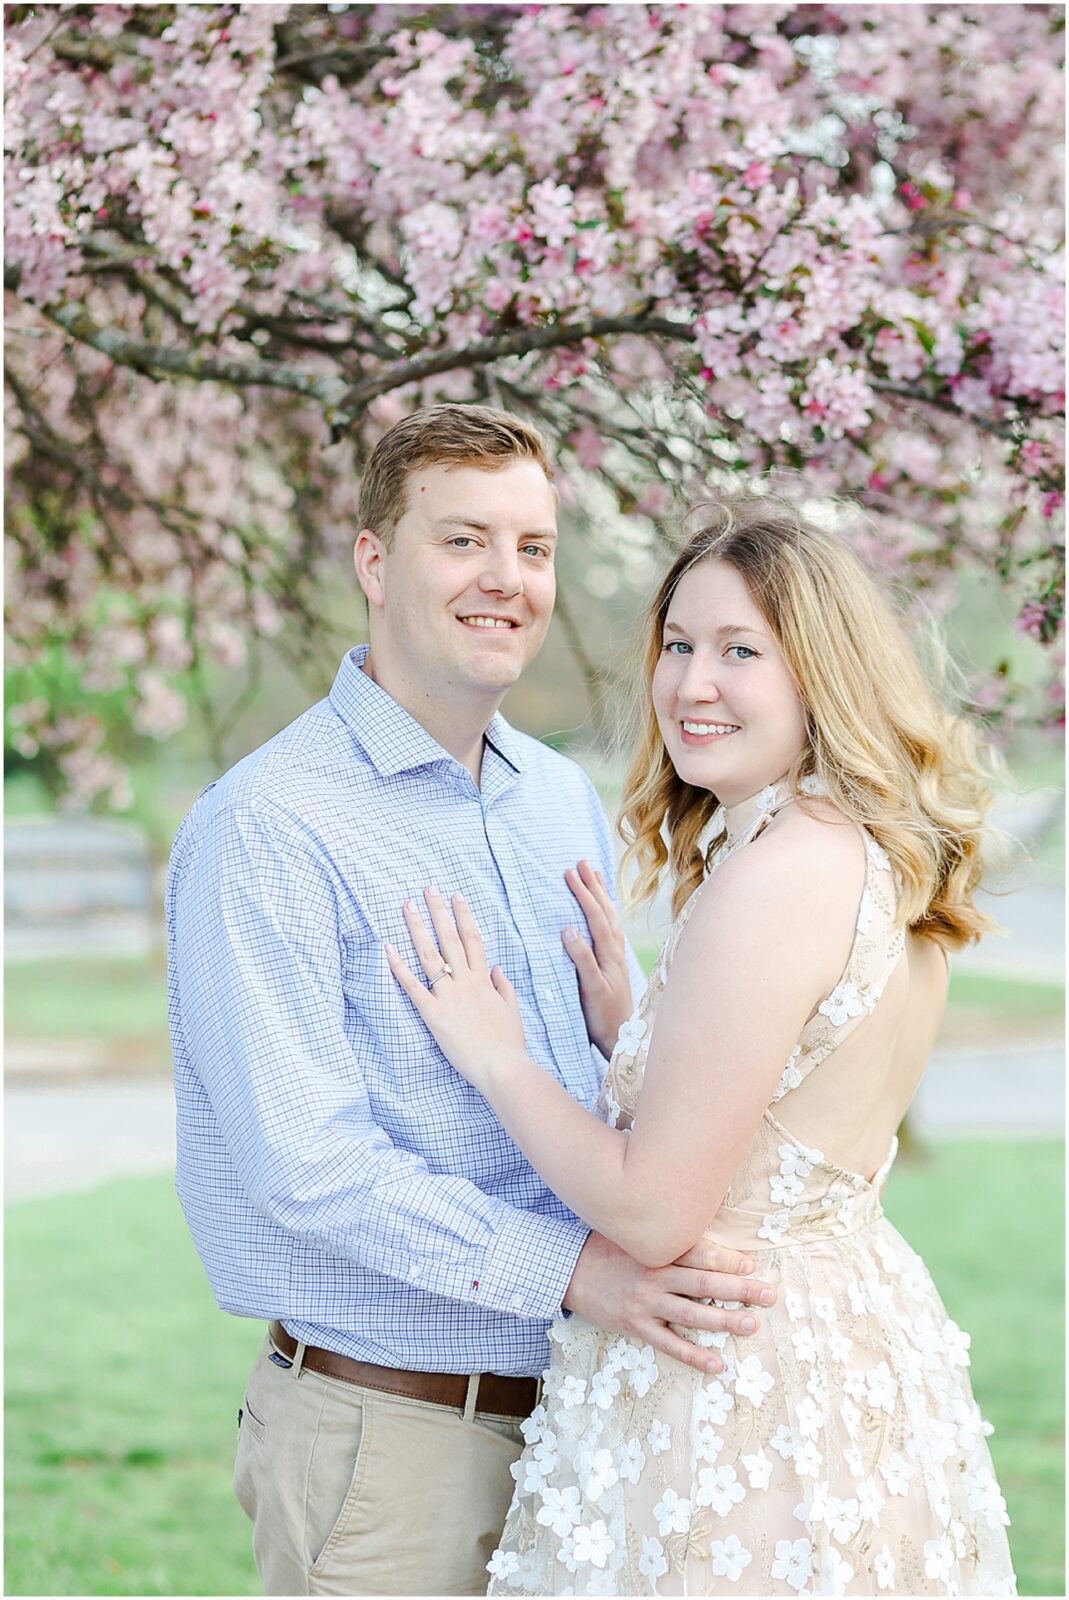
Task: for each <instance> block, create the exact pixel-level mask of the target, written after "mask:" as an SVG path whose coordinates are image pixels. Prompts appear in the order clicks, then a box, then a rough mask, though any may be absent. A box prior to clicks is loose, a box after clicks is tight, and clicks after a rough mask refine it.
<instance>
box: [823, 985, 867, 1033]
mask: <svg viewBox="0 0 1069 1600" xmlns="http://www.w3.org/2000/svg"><path fill="white" fill-rule="evenodd" d="M817 1010H818V1011H819V1012H820V1014H821V1016H822V1017H827V1018H828V1020H829V1022H830V1023H831V1025H832V1027H833V1028H841V1027H842V1026H843V1024H844V1023H845V1022H849V1020H850V1018H851V1017H860V1016H861V1015H862V1013H863V1012H864V1010H865V1002H864V1001H863V1000H862V998H861V996H860V994H859V993H858V988H857V984H856V983H838V984H836V986H835V988H834V989H833V990H832V992H831V994H830V995H829V996H828V998H827V999H826V1000H822V1001H821V1002H820V1005H819V1006H818V1007H817Z"/></svg>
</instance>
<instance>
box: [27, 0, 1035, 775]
mask: <svg viewBox="0 0 1069 1600" xmlns="http://www.w3.org/2000/svg"><path fill="white" fill-rule="evenodd" d="M6 13H7V30H6V40H5V47H6V72H7V121H6V140H7V153H6V163H7V165H6V177H7V183H6V224H7V245H6V251H7V255H6V263H5V284H6V287H7V290H8V300H9V306H8V326H9V339H8V367H7V377H8V385H7V402H8V407H9V410H8V424H9V430H10V432H9V437H10V444H9V450H8V473H9V485H8V487H9V506H10V531H11V538H10V541H9V565H8V596H9V609H10V624H9V628H10V637H11V640H12V643H11V654H10V658H9V659H10V661H11V662H12V664H13V666H14V668H15V671H16V677H17V682H18V685H19V689H20V695H19V703H18V704H17V705H15V706H14V707H13V708H12V710H11V712H10V718H11V720H12V722H13V723H14V724H15V726H16V730H17V731H16V734H15V737H16V740H17V741H18V742H19V745H20V747H21V749H22V750H23V751H24V753H25V754H27V755H32V754H33V753H34V752H35V751H37V750H38V749H40V748H42V747H44V748H46V749H48V750H50V751H51V753H52V755H53V757H54V758H55V759H56V760H58V762H59V765H60V767H61V769H62V771H63V774H64V777H65V781H66V782H67V784H68V785H69V787H70V789H71V791H72V792H73V793H74V794H75V795H76V796H77V797H78V798H80V799H81V800H82V801H88V800H89V799H92V798H93V797H94V796H95V795H98V794H101V795H106V796H110V798H111V800H112V802H113V803H119V802H121V798H122V795H121V788H122V785H121V774H120V772H119V769H118V768H117V767H116V765H115V763H114V761H113V758H112V753H111V752H109V750H108V749H107V747H106V743H105V740H104V732H103V723H102V722H101V720H100V718H99V717H98V716H96V715H94V713H93V710H92V707H93V703H94V697H96V698H97V699H101V698H106V697H107V696H115V695H120V696H124V697H126V702H127V703H128V704H129V705H130V706H131V716H132V722H133V725H134V727H135V728H136V729H137V730H139V731H140V732H143V733H145V734H149V735H152V736H153V737H156V738H166V737H167V736H168V735H169V734H170V733H172V732H173V731H174V730H175V729H176V728H178V727H179V726H180V725H181V724H182V722H183V721H184V719H185V717H186V714H187V707H186V701H185V697H184V694H183V693H181V692H180V689H179V685H180V684H185V683H189V682H192V683H193V684H194V685H195V684H196V683H197V682H199V681H201V673H202V669H203V668H204V666H205V665H206V664H207V663H209V662H213V661H214V662H216V663H221V664H222V666H223V667H224V668H230V669H235V670H236V669H238V668H239V667H241V666H242V665H243V664H244V663H245V661H246V654H247V652H248V651H249V649H250V648H253V649H255V647H256V643H257V641H258V640H260V639H262V638H263V637H264V636H268V635H273V634H276V633H278V631H279V629H280V628H281V626H282V624H283V623H284V622H286V621H289V620H293V621H295V622H296V623H297V624H303V625H304V630H305V632H307V631H308V630H309V629H310V628H311V627H312V625H313V624H314V621H315V618H314V614H313V611H312V607H311V593H312V587H311V586H312V584H313V582H314V581H315V577H316V573H317V570H319V568H320V566H321V563H322V561H323V560H324V559H330V558H332V557H334V556H336V555H337V554H338V553H339V551H340V550H341V549H342V548H344V547H346V546H347V545H348V544H349V543H350V542H351V538H352V535H353V533H354V531H355V529H354V522H353V516H354V507H355V483H354V479H355V476H356V474H358V472H359V469H360V465H361V462H362V460H363V459H364V458H365V456H366V453H367V451H368V449H369V448H370V447H371V445H372V444H373V443H374V441H375V439H376V438H377V437H378V436H379V435H380V434H381V432H382V430H383V429H384V427H386V426H388V425H389V423H390V422H392V421H393V420H395V418H396V417H398V416H399V415H401V414H402V413H403V412H404V410H406V409H407V408H409V407H411V406H413V405H417V404H422V403H426V402H427V401H429V400H433V399H437V398H442V397H449V398H454V399H458V400H464V399H469V398H470V399H479V400H488V401H490V402H492V403H500V404H503V405H506V406H509V407H511V408H513V409H517V410H520V411H522V412H524V413H526V414H528V415H530V416H531V417H532V418H533V419H534V420H536V421H537V422H538V423H539V424H540V425H541V426H542V427H543V428H544V429H545V430H546V431H547V433H548V434H549V436H550V437H551V439H552V441H553V444H554V447H555V449H556V451H557V454H558V458H559V461H560V468H561V481H562V492H563V495H564V498H565V505H566V506H567V507H571V508H572V510H573V514H574V515H575V516H576V517H579V516H580V513H581V510H582V506H583V503H584V499H585V497H586V496H587V495H588V492H589V486H590V485H591V484H594V483H597V482H600V483H601V484H602V485H607V486H608V487H609V489H610V490H611V492H612V494H613V495H614V496H615V499H616V504H617V505H618V507H619V508H620V509H621V510H622V511H624V512H627V513H630V514H631V515H632V517H633V518H634V519H636V520H635V523H634V526H636V527H638V528H639V529H643V530H646V532H645V535H644V536H646V537H649V538H655V537H656V531H655V530H656V525H657V518H658V517H659V516H660V515H661V514H662V513H663V512H665V511H666V510H667V509H669V507H670V506H671V505H672V504H673V502H675V501H678V500H679V499H680V498H681V497H685V496H689V495H692V494H693V493H694V492H695V490H696V488H697V486H698V485H699V484H700V483H701V482H703V481H708V480H709V479H710V477H713V478H716V477H717V476H718V475H722V474H725V473H744V474H749V473H757V472H769V471H774V470H776V469H780V468H790V469H793V470H795V471H800V470H804V473H805V482H806V484H807V486H808V488H809V489H810V490H811V492H812V493H813V494H814V495H821V494H824V493H826V492H829V491H834V492H835V493H836V494H837V495H839V496H846V497H848V498H852V499H854V500H856V501H858V502H859V503H860V504H861V505H862V506H865V507H868V508H870V509H872V510H874V511H876V512H878V514H879V515H878V519H877V520H876V522H875V523H874V524H872V528H873V531H871V532H870V533H869V534H867V535H865V536H864V539H865V549H866V552H867V553H868V554H869V556H870V557H871V558H872V559H875V560H878V561H879V562H880V563H881V564H882V565H883V566H884V567H886V568H887V569H889V571H890V572H891V573H892V575H893V576H895V577H899V578H905V579H906V580H907V581H908V582H910V583H911V584H913V585H914V586H921V587H927V588H929V589H931V588H933V587H934V588H935V589H938V586H939V585H940V583H944V582H945V581H946V579H947V577H948V575H952V574H953V573H954V572H955V571H956V569H957V568H958V567H959V566H960V565H961V564H962V563H963V562H971V563H984V564H986V565H988V566H990V567H992V568H993V569H995V570H996V571H997V572H998V573H999V575H1000V576H1001V578H1002V580H1003V581H1004V582H1005V583H1007V584H1009V585H1011V586H1013V587H1014V589H1015V590H1016V591H1017V592H1018V594H1019V600H1020V614H1019V626H1020V628H1021V629H1022V630H1023V631H1026V632H1028V633H1030V634H1032V635H1034V636H1035V637H1036V638H1037V639H1039V640H1040V641H1041V642H1043V643H1046V644H1048V645H1050V646H1052V647H1053V651H1054V654H1055V655H1056V656H1057V654H1058V651H1059V645H1060V636H1061V628H1062V598H1061V596H1062V573H1063V569H1064V546H1063V544H1062V543H1061V542H1060V535H1058V534H1057V533H1056V531H1055V530H1056V528H1057V527H1058V526H1059V525H1060V519H1059V513H1060V509H1061V504H1062V501H1061V486H1062V473H1061V461H1062V456H1061V444H1060V440H1061V433H1060V427H1059V421H1058V419H1059V416H1060V414H1061V411H1062V407H1063V392H1062V391H1063V378H1062V357H1061V349H1060V343H1059V341H1060V332H1061V326H1062V278H1061V257H1060V254H1059V252H1058V244H1059V238H1060V216H1059V212H1058V209H1057V208H1058V196H1059V186H1060V174H1059V171H1058V167H1057V162H1056V158H1055V155H1054V152H1055V150H1056V149H1057V147H1058V142H1059V140H1060V137H1061V126H1062V102H1061V52H1060V28H1061V8H1060V7H1056V6H1047V5H1027V6H1026V5H994V6H992V5H975V6H973V5H954V6H944V5H917V6H903V5H865V4H861V5H798V6H790V5H776V4H772V5H768V4H765V5H752V6H751V5H715V4H711V5H695V6H690V7H683V6H678V5H628V6H612V5H607V6H606V5H585V4H580V5H555V6H546V7H543V6H536V5H531V6H528V5H522V6H501V5H497V6H495V5H491V6H450V5H439V6H433V7H430V8H429V9H423V8H420V7H415V6H371V7H368V6H356V5H354V6H344V5H332V6H320V5H292V6H285V5H249V6H236V5H139V6H133V5H75V6H63V7H60V6H55V5H21V6H20V5H13V6H8V7H7V8H6ZM569 603H570V600H569V596H568V595H567V594H565V595H564V597H563V604H564V607H565V622H566V625H567V621H568V605H569ZM301 636H302V629H301V627H300V626H298V627H295V628H287V629H286V630H285V637H286V638H293V639H296V640H299V639H300V638H301ZM60 656H61V657H62V661H63V663H64V670H65V671H67V672H68V673H71V672H73V673H74V676H75V680H76V690H77V692H76V694H75V695H73V696H67V697H62V696H60V697H57V696H56V695H55V694H54V693H53V692H52V691H50V690H49V691H48V692H46V689H45V685H46V675H47V674H48V672H50V671H54V670H55V667H56V662H57V660H58V659H59V658H60ZM985 695H986V697H987V698H986V699H985ZM980 703H981V705H984V706H986V707H987V708H989V709H990V708H991V707H992V706H993V705H994V699H993V698H992V697H991V691H990V690H987V691H984V693H983V694H981V696H980Z"/></svg>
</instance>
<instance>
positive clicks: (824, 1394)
mask: <svg viewBox="0 0 1069 1600" xmlns="http://www.w3.org/2000/svg"><path fill="white" fill-rule="evenodd" d="M805 1389H806V1394H808V1395H811V1396H812V1398H813V1399H814V1400H815V1401H816V1403H817V1405H818V1406H823V1405H824V1404H825V1403H826V1402H827V1398H828V1391H827V1389H826V1388H825V1387H824V1384H823V1382H822V1380H821V1376H820V1369H819V1367H814V1368H813V1370H812V1372H811V1373H810V1374H809V1381H808V1382H807V1384H806V1386H805Z"/></svg>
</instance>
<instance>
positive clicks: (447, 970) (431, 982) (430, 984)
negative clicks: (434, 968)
mask: <svg viewBox="0 0 1069 1600" xmlns="http://www.w3.org/2000/svg"><path fill="white" fill-rule="evenodd" d="M452 976H453V969H452V967H451V966H450V965H449V962H448V961H446V962H445V963H444V964H443V966H442V970H441V971H440V972H436V973H435V974H434V977H433V978H428V979H427V988H428V989H433V988H434V986H435V984H436V983H437V982H438V979H439V978H451V977H452Z"/></svg>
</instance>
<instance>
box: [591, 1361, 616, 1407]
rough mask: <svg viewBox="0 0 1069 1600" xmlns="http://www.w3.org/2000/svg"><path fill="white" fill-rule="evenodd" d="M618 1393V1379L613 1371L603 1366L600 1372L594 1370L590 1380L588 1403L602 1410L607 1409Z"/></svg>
mask: <svg viewBox="0 0 1069 1600" xmlns="http://www.w3.org/2000/svg"><path fill="white" fill-rule="evenodd" d="M619 1393H620V1380H619V1378H618V1377H617V1376H616V1374H615V1372H612V1371H608V1370H606V1369H605V1368H604V1367H603V1368H602V1369H601V1371H600V1372H595V1374H594V1376H593V1377H592V1378H591V1380H590V1403H591V1405H593V1406H598V1407H600V1409H601V1410H602V1411H608V1409H609V1407H610V1406H611V1405H612V1403H613V1401H614V1400H615V1398H616V1396H617V1395H618V1394H619Z"/></svg>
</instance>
